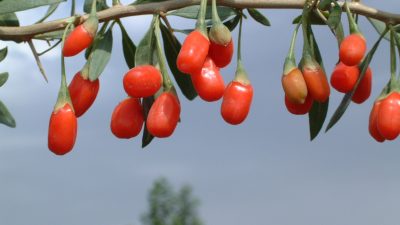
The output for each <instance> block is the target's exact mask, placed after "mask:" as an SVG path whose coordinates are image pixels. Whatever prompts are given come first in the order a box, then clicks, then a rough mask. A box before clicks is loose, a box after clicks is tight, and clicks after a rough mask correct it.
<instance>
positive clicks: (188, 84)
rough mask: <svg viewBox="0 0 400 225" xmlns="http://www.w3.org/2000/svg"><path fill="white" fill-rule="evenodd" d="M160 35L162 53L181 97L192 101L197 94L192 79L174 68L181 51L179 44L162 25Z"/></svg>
mask: <svg viewBox="0 0 400 225" xmlns="http://www.w3.org/2000/svg"><path fill="white" fill-rule="evenodd" d="M161 34H162V38H163V42H164V53H165V55H166V57H167V61H168V65H169V68H170V70H171V72H172V74H173V75H174V78H175V81H176V83H177V84H178V86H179V88H180V89H181V91H182V93H183V95H185V97H186V98H187V99H189V100H193V99H194V98H196V96H197V92H196V90H195V89H194V86H193V83H192V79H191V77H190V75H188V74H184V73H182V72H181V71H180V70H179V69H178V67H177V66H176V59H177V57H178V54H179V51H180V50H181V44H180V43H179V41H178V39H177V38H176V37H175V36H174V35H173V34H172V33H171V32H170V31H169V30H168V28H167V27H165V26H164V25H163V24H161Z"/></svg>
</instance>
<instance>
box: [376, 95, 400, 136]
mask: <svg viewBox="0 0 400 225" xmlns="http://www.w3.org/2000/svg"><path fill="white" fill-rule="evenodd" d="M381 101H382V103H381V105H380V107H379V111H378V115H377V121H376V126H377V128H378V131H379V133H380V134H381V135H382V137H383V138H385V139H387V140H393V139H395V138H396V137H397V136H398V135H399V133H400V94H399V93H397V92H392V93H390V94H389V95H388V96H387V97H386V98H384V99H382V100H381Z"/></svg>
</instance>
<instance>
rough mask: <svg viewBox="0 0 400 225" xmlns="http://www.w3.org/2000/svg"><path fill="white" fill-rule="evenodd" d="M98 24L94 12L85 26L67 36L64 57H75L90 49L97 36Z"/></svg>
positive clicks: (82, 25) (78, 27)
mask: <svg viewBox="0 0 400 225" xmlns="http://www.w3.org/2000/svg"><path fill="white" fill-rule="evenodd" d="M93 4H95V3H93ZM98 24H99V21H98V19H97V17H96V12H95V11H94V12H92V13H91V14H90V16H89V18H88V19H87V20H86V21H85V22H84V23H83V24H81V25H79V26H77V27H76V28H75V29H74V30H73V31H72V32H71V33H70V34H69V35H68V36H67V38H66V39H65V42H64V46H63V50H62V51H63V55H64V56H66V57H68V56H74V55H76V54H78V53H80V52H81V51H82V50H84V49H85V48H87V47H89V46H90V45H91V44H92V42H93V40H94V37H95V36H96V32H97V27H98Z"/></svg>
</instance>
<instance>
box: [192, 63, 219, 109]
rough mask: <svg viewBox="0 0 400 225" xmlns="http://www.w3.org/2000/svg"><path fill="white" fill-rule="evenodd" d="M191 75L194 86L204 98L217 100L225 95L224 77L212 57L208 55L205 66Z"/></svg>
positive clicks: (210, 100) (209, 100)
mask: <svg viewBox="0 0 400 225" xmlns="http://www.w3.org/2000/svg"><path fill="white" fill-rule="evenodd" d="M191 77H192V82H193V85H194V88H195V89H196V91H197V93H198V94H199V96H200V97H201V98H202V99H203V100H205V101H208V102H212V101H217V100H218V99H220V98H221V97H222V95H224V90H225V84H224V79H223V78H222V76H221V74H220V73H219V69H218V67H216V66H215V64H214V62H213V60H212V59H211V58H209V57H207V58H206V61H205V62H204V65H203V68H202V69H201V70H200V71H198V72H196V73H194V74H192V76H191Z"/></svg>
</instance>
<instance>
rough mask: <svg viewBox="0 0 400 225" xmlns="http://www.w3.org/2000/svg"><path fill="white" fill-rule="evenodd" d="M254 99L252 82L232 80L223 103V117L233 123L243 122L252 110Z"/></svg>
mask: <svg viewBox="0 0 400 225" xmlns="http://www.w3.org/2000/svg"><path fill="white" fill-rule="evenodd" d="M252 99H253V87H252V85H251V84H243V83H241V82H238V81H232V82H230V83H229V85H228V86H227V87H226V89H225V92H224V96H223V101H222V105H221V115H222V118H223V119H224V120H225V121H226V122H227V123H230V124H232V125H237V124H240V123H242V122H243V121H244V120H245V119H246V117H247V115H248V114H249V111H250V106H251V102H252Z"/></svg>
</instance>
